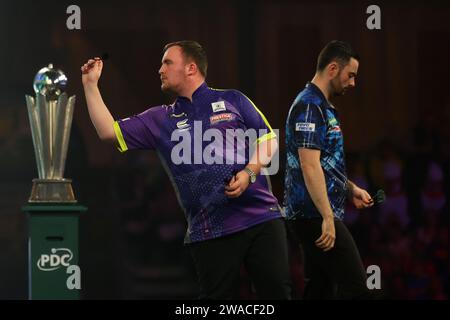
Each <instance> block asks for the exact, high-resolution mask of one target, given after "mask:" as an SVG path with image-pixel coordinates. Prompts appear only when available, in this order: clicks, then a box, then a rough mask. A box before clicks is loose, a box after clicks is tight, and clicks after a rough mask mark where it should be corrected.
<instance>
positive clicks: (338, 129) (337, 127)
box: [330, 126, 341, 132]
mask: <svg viewBox="0 0 450 320" xmlns="http://www.w3.org/2000/svg"><path fill="white" fill-rule="evenodd" d="M330 132H341V127H339V126H334V127H332V128H331V129H330Z"/></svg>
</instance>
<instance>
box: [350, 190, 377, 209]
mask: <svg viewBox="0 0 450 320" xmlns="http://www.w3.org/2000/svg"><path fill="white" fill-rule="evenodd" d="M350 200H351V201H352V203H353V204H354V205H355V207H356V208H357V209H364V208H369V207H371V206H373V204H374V202H373V199H372V197H371V196H370V195H369V193H368V192H367V191H366V190H364V189H361V188H359V187H357V186H355V187H354V188H353V192H352V196H351V198H350Z"/></svg>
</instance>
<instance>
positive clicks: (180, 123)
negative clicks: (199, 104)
mask: <svg viewBox="0 0 450 320" xmlns="http://www.w3.org/2000/svg"><path fill="white" fill-rule="evenodd" d="M187 122H188V119H184V120H181V121H178V122H177V128H178V129H186V128H189V127H190V125H189V123H187Z"/></svg>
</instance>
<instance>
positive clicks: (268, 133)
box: [237, 91, 276, 144]
mask: <svg viewBox="0 0 450 320" xmlns="http://www.w3.org/2000/svg"><path fill="white" fill-rule="evenodd" d="M237 92H238V95H239V112H240V114H241V116H242V118H243V120H244V122H245V125H246V127H247V128H251V129H255V130H256V132H257V137H258V138H257V140H256V143H257V144H259V143H261V142H264V141H267V140H270V139H273V138H276V134H275V132H274V131H273V129H272V127H271V126H270V124H269V121H267V119H266V117H265V116H264V114H263V113H262V112H261V111H260V110H259V109H258V107H257V106H256V105H255V104H254V103H253V102H252V101H251V100H250V99H249V98H248V97H247V96H246V95H244V94H243V93H241V92H239V91H237Z"/></svg>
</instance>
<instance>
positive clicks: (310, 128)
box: [295, 122, 316, 132]
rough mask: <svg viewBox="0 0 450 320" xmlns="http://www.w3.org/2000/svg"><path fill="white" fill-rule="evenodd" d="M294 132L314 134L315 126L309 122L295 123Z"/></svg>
mask: <svg viewBox="0 0 450 320" xmlns="http://www.w3.org/2000/svg"><path fill="white" fill-rule="evenodd" d="M295 131H303V132H314V131H316V124H315V123H310V122H297V123H296V124H295Z"/></svg>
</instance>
